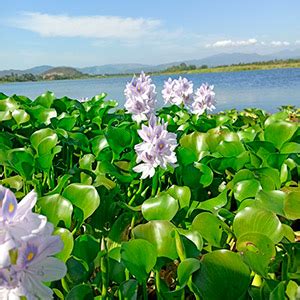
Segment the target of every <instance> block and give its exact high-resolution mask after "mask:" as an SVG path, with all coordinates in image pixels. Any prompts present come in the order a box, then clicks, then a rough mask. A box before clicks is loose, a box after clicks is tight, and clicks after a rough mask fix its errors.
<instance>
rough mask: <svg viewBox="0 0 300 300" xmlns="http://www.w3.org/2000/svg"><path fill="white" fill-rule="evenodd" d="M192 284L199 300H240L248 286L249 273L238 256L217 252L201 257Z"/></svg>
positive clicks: (227, 252) (226, 252) (229, 252)
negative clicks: (195, 288)
mask: <svg viewBox="0 0 300 300" xmlns="http://www.w3.org/2000/svg"><path fill="white" fill-rule="evenodd" d="M193 283H194V285H195V286H196V287H197V289H198V291H199V294H200V297H201V299H204V300H212V299H214V300H227V299H228V300H231V299H240V297H241V296H243V295H244V294H245V293H246V291H247V289H248V287H249V286H250V271H249V268H248V267H247V265H245V263H244V262H243V261H242V259H241V257H240V255H239V254H237V253H234V252H231V251H228V250H217V251H213V252H210V253H207V254H205V255H203V257H202V259H201V266H200V270H198V271H197V272H196V273H194V274H193Z"/></svg>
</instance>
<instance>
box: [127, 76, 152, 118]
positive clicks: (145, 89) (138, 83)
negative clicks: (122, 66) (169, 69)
mask: <svg viewBox="0 0 300 300" xmlns="http://www.w3.org/2000/svg"><path fill="white" fill-rule="evenodd" d="M151 82H152V80H151V78H150V76H148V75H145V73H144V72H141V74H140V76H139V77H136V76H134V77H133V78H132V80H131V82H129V83H127V84H126V88H125V90H124V94H125V96H126V102H125V109H126V110H127V112H128V113H131V114H132V118H133V119H134V120H135V121H136V122H138V123H140V122H141V121H143V120H147V119H148V117H149V116H150V114H151V113H153V112H154V108H155V103H156V92H155V85H154V84H152V83H151Z"/></svg>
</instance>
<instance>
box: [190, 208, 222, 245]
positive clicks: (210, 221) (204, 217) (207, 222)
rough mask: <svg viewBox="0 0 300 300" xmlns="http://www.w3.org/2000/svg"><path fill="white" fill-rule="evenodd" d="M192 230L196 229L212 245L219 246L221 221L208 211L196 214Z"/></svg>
mask: <svg viewBox="0 0 300 300" xmlns="http://www.w3.org/2000/svg"><path fill="white" fill-rule="evenodd" d="M192 230H195V231H198V232H199V233H200V234H201V236H202V237H203V238H204V239H205V240H206V241H207V242H208V243H209V244H211V245H212V246H215V247H220V246H221V239H222V233H223V227H222V221H221V220H220V219H218V218H217V217H216V216H214V215H213V214H211V213H209V212H203V213H200V214H199V215H197V216H196V218H195V219H194V220H193V223H192Z"/></svg>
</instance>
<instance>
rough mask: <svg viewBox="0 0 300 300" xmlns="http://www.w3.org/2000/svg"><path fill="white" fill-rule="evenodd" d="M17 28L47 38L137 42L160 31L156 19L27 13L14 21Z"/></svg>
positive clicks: (158, 21)
mask: <svg viewBox="0 0 300 300" xmlns="http://www.w3.org/2000/svg"><path fill="white" fill-rule="evenodd" d="M11 24H12V25H13V26H15V27H17V28H22V29H26V30H29V31H33V32H36V33H38V34H40V35H41V36H45V37H84V38H120V39H136V38H141V37H143V36H145V35H148V34H151V33H153V32H155V31H156V30H158V29H159V27H160V25H161V22H160V20H155V19H144V18H123V17H118V16H76V17H73V16H68V15H49V14H44V13H38V12H26V13H23V14H21V16H20V17H18V18H15V19H13V20H12V21H11Z"/></svg>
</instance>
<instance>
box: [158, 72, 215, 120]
mask: <svg viewBox="0 0 300 300" xmlns="http://www.w3.org/2000/svg"><path fill="white" fill-rule="evenodd" d="M213 88H214V86H213V85H208V84H207V83H206V84H202V85H201V87H200V88H198V89H197V91H196V93H195V94H194V92H193V83H192V82H191V81H188V79H186V78H182V77H179V79H174V80H172V79H171V78H169V79H168V80H167V81H165V83H164V89H163V90H162V96H163V98H164V100H165V103H171V104H176V105H184V106H186V107H187V108H188V109H189V110H190V111H191V112H192V113H193V114H197V115H201V114H203V113H204V112H205V111H206V110H210V111H212V110H213V109H215V103H216V102H215V92H214V91H213Z"/></svg>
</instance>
